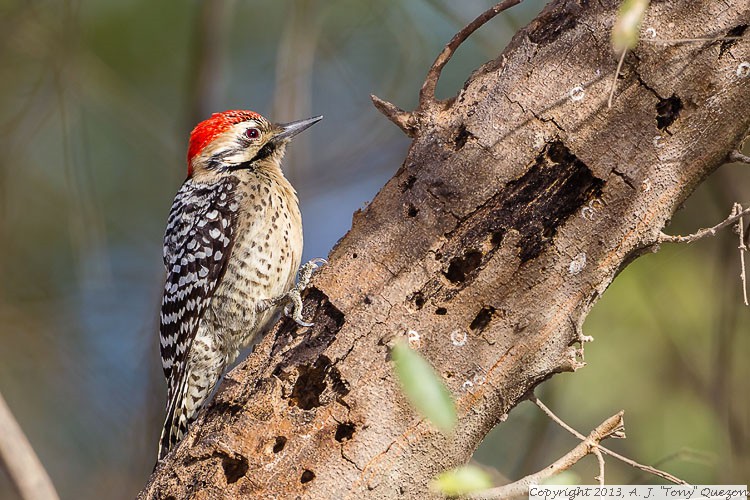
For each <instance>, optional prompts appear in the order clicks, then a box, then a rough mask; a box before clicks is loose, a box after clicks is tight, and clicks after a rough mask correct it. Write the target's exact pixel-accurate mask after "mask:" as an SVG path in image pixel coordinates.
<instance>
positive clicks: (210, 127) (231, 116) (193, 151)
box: [187, 110, 263, 176]
mask: <svg viewBox="0 0 750 500" xmlns="http://www.w3.org/2000/svg"><path fill="white" fill-rule="evenodd" d="M259 119H260V120H262V119H263V117H262V116H261V115H259V114H258V113H256V112H254V111H246V110H230V111H223V112H221V113H214V114H213V115H211V118H208V119H207V120H203V121H202V122H200V123H199V124H198V125H196V126H195V128H194V129H193V131H192V132H191V133H190V145H189V146H188V155H187V161H188V176H190V175H191V174H192V173H193V167H192V160H193V157H194V156H195V155H197V154H200V152H201V151H203V148H205V147H206V146H208V145H209V144H210V143H211V141H213V140H214V139H215V138H216V136H218V135H219V134H221V133H222V132H225V131H226V130H227V129H228V128H230V127H231V126H232V125H236V124H238V123H241V122H245V121H248V120H259Z"/></svg>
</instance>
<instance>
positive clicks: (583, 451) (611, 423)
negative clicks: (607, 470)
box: [469, 412, 623, 500]
mask: <svg viewBox="0 0 750 500" xmlns="http://www.w3.org/2000/svg"><path fill="white" fill-rule="evenodd" d="M622 414H623V412H619V413H617V414H616V415H612V416H611V417H609V418H608V419H607V420H605V421H604V422H602V423H601V424H599V426H597V428H596V429H594V430H593V431H591V433H590V434H589V435H588V436H586V437H584V438H583V441H582V442H580V443H579V444H578V446H576V447H575V448H573V449H572V450H570V451H569V452H568V453H566V454H565V455H563V456H562V457H560V458H559V459H558V460H556V461H555V462H554V463H553V464H551V465H549V466H547V467H545V468H544V469H542V470H540V471H539V472H536V473H534V474H530V475H528V476H526V477H523V478H522V479H519V480H518V481H515V482H513V483H510V484H506V485H503V486H498V487H496V488H491V489H489V490H485V491H482V492H479V493H475V494H473V495H471V496H470V497H469V498H471V499H474V500H479V499H482V500H490V499H491V500H500V499H508V498H517V497H525V496H527V495H528V494H529V487H530V486H531V485H534V484H539V483H540V482H541V481H542V480H544V479H547V478H549V477H552V476H554V475H556V474H559V473H560V472H562V471H564V470H567V469H569V468H570V467H572V466H573V465H574V464H576V463H577V462H578V461H579V460H581V459H582V458H583V457H585V456H586V455H588V454H590V453H593V454H595V455H596V454H597V453H598V452H599V448H600V444H599V443H600V442H601V441H602V440H604V439H606V438H608V437H617V436H618V435H619V434H620V433H621V432H622V426H623V423H622ZM598 458H600V460H599V483H600V484H604V482H603V481H604V459H603V458H601V453H599V457H598Z"/></svg>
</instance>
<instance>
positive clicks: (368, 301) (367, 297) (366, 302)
mask: <svg viewBox="0 0 750 500" xmlns="http://www.w3.org/2000/svg"><path fill="white" fill-rule="evenodd" d="M362 302H364V303H365V304H367V305H368V306H369V305H370V304H372V299H371V298H370V296H369V295H365V298H364V300H363V301H362Z"/></svg>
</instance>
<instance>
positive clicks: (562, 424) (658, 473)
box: [530, 395, 688, 484]
mask: <svg viewBox="0 0 750 500" xmlns="http://www.w3.org/2000/svg"><path fill="white" fill-rule="evenodd" d="M530 400H531V402H532V403H534V404H535V405H537V406H538V407H539V409H540V410H542V411H543V412H544V413H546V414H547V416H548V417H549V418H551V419H552V420H554V421H555V422H556V423H557V424H558V425H559V426H560V427H562V428H563V429H565V430H566V431H568V432H570V433H571V434H573V435H574V436H575V437H577V438H578V439H583V440H585V439H586V437H585V436H584V435H583V434H581V433H580V432H578V431H577V430H575V429H573V428H572V427H570V426H569V425H568V424H566V423H565V422H564V421H563V420H562V419H561V418H560V417H558V416H557V415H555V414H554V413H553V412H552V410H550V409H549V408H547V406H545V404H544V403H542V402H541V401H539V399H538V398H537V397H536V396H534V395H532V396H531V398H530ZM613 437H620V438H624V437H625V434H624V432H623V433H622V434H621V435H618V436H614V435H613ZM599 449H600V450H601V451H602V452H604V453H606V454H607V455H609V456H611V457H614V458H616V459H618V460H620V461H621V462H624V463H626V464H628V465H630V466H631V467H634V468H636V469H639V470H642V471H644V472H648V473H649V474H653V475H655V476H659V477H660V478H662V479H666V480H667V481H670V482H672V483H675V484H688V483H687V482H686V481H683V480H682V479H680V478H678V477H675V476H673V475H672V474H670V473H668V472H664V471H662V470H659V469H656V468H654V467H651V466H649V465H643V464H640V463H638V462H636V461H635V460H631V459H629V458H627V457H624V456H622V455H620V454H619V453H615V452H614V451H612V450H610V449H609V448H605V447H604V446H601V445H600V446H599Z"/></svg>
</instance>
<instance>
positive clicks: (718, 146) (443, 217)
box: [141, 0, 750, 499]
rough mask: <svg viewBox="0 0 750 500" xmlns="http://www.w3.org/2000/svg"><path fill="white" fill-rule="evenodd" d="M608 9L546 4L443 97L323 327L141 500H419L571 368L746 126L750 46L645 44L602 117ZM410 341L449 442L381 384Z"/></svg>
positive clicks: (347, 270)
mask: <svg viewBox="0 0 750 500" xmlns="http://www.w3.org/2000/svg"><path fill="white" fill-rule="evenodd" d="M618 5H619V2H615V1H607V0H601V1H594V0H591V1H589V0H560V1H553V2H551V3H550V4H549V5H548V6H547V7H546V8H545V10H544V11H543V12H542V13H541V14H540V16H539V17H538V18H537V19H536V20H535V21H533V22H532V23H531V24H530V25H529V26H527V27H526V28H524V29H522V30H520V31H519V33H517V35H516V36H515V37H514V39H513V40H512V42H511V43H510V45H509V46H508V47H507V48H506V49H505V51H504V52H503V53H502V54H501V55H500V56H499V57H498V58H497V59H496V60H494V61H491V62H488V63H487V64H485V65H484V66H482V67H481V68H479V69H478V70H476V71H475V72H474V73H473V74H472V75H471V77H470V78H469V80H468V81H467V83H466V84H465V86H464V88H463V89H462V90H461V91H460V93H459V94H458V96H457V97H456V98H455V99H452V100H450V101H440V102H437V101H433V100H427V101H426V102H424V104H423V106H421V107H420V109H419V110H418V111H416V112H414V113H412V114H410V115H408V120H404V123H406V122H408V123H409V127H410V129H409V130H410V134H411V135H412V136H413V137H414V141H413V143H412V146H411V148H410V150H409V153H408V156H407V158H406V159H405V161H404V163H403V165H402V167H401V168H400V169H399V171H398V172H397V173H396V175H395V176H394V177H393V178H392V179H391V180H390V181H389V182H388V184H386V186H385V187H383V189H382V190H381V191H380V193H379V194H378V195H377V197H376V198H375V199H374V200H373V202H372V203H371V204H370V205H369V207H368V208H367V209H365V210H363V211H360V212H357V213H356V214H355V215H354V218H353V224H352V229H351V231H350V232H349V233H348V234H347V235H346V236H345V237H344V238H343V239H342V240H341V241H340V242H339V244H338V245H337V246H336V247H335V248H334V249H333V251H332V252H331V254H330V263H329V264H328V265H327V266H325V267H324V268H323V269H322V271H321V272H320V273H319V274H318V275H317V276H316V278H315V279H314V281H313V286H312V288H311V289H310V290H309V292H308V293H307V297H306V300H305V305H306V313H305V317H314V321H315V326H314V327H313V328H310V329H300V328H298V327H297V326H296V325H294V324H292V323H291V322H290V321H288V320H282V321H281V322H280V324H279V325H277V327H276V328H275V330H274V331H273V332H272V333H271V334H269V335H268V336H267V337H266V338H265V339H264V340H263V342H262V343H261V344H259V345H258V346H257V347H256V349H255V352H254V353H253V354H252V355H251V356H250V357H249V358H248V359H247V360H246V361H245V362H243V363H242V364H241V365H240V366H239V367H238V368H237V369H235V370H233V371H232V372H231V373H230V374H229V375H228V376H227V378H226V380H225V382H224V384H223V386H222V388H221V389H220V391H219V393H218V395H217V396H216V397H215V399H214V401H213V403H212V404H211V405H210V406H209V407H208V409H207V411H205V412H204V414H203V416H202V417H201V418H200V419H199V420H198V421H197V422H196V424H195V425H193V427H192V430H191V432H190V433H189V435H188V436H187V437H186V439H185V440H184V442H183V443H182V445H180V446H179V447H178V448H177V450H176V451H175V452H174V453H172V454H171V455H170V456H169V457H168V459H167V460H166V461H165V462H164V463H163V464H162V465H161V466H160V467H159V468H158V469H157V470H156V471H155V473H154V475H153V476H152V478H151V479H150V482H149V483H148V485H147V486H146V488H145V489H144V491H143V492H142V493H141V498H170V497H171V498H188V497H190V498H240V497H257V498H280V499H281V498H295V497H303V498H321V499H323V498H325V499H328V498H358V499H365V498H397V497H398V498H426V497H427V496H429V494H428V493H427V484H428V482H429V480H430V479H431V478H433V477H434V476H435V475H436V474H438V473H439V472H441V471H443V470H445V469H447V468H449V467H453V466H456V465H459V464H461V463H464V462H465V461H466V460H467V459H468V458H469V457H470V456H471V454H472V452H473V451H474V449H475V448H476V447H477V445H478V444H479V442H480V441H481V440H482V438H483V437H484V436H485V435H486V434H487V432H489V431H490V430H491V429H492V428H493V427H494V426H495V425H496V424H498V423H499V422H501V421H502V420H503V419H504V418H505V416H506V415H507V413H508V412H509V411H510V410H511V409H512V408H513V407H514V406H515V405H516V404H518V403H519V402H520V401H521V400H523V398H524V397H525V396H526V395H527V394H528V393H529V391H531V390H532V389H533V388H534V387H535V386H536V385H537V384H539V383H540V382H542V381H544V380H545V379H547V378H549V377H550V376H552V375H553V374H555V373H558V372H563V371H571V370H575V369H576V368H578V367H579V366H581V361H580V357H579V356H578V354H579V353H578V348H579V347H580V345H579V340H580V339H579V337H578V333H577V331H578V326H580V325H581V324H582V322H583V320H584V318H585V317H586V315H587V313H588V312H589V310H590V309H591V307H592V306H593V305H594V303H595V302H596V300H597V298H598V297H599V296H600V295H601V294H602V293H603V292H604V290H605V289H606V288H607V286H608V285H609V283H610V282H611V281H612V279H613V278H614V277H615V275H616V274H617V273H618V271H620V270H621V269H622V268H623V267H624V266H625V265H627V264H628V263H629V262H630V261H632V259H634V258H635V257H637V256H638V255H640V254H642V253H644V252H647V251H650V250H653V249H655V244H656V241H657V236H658V235H659V233H660V231H661V230H662V229H663V228H664V226H665V225H666V224H667V222H668V221H669V219H670V217H671V216H672V214H673V213H674V212H675V210H677V208H678V207H679V206H680V204H681V203H682V202H683V201H684V200H685V198H686V197H687V196H688V195H689V194H690V193H691V192H692V191H693V190H694V188H695V187H696V186H697V185H698V184H699V183H700V182H701V180H703V179H704V178H705V177H706V176H707V175H708V174H710V173H711V172H712V171H713V170H715V169H716V168H717V167H719V166H720V165H721V164H722V163H724V162H725V158H726V157H727V153H728V152H729V151H730V150H732V149H735V148H737V147H738V145H739V143H740V142H741V141H742V139H743V137H745V134H746V133H747V132H748V128H749V127H750V99H749V98H748V97H750V76H748V73H750V68H747V67H745V66H741V63H743V62H745V61H750V42H748V40H738V41H723V42H721V41H718V42H710V41H708V42H699V43H676V44H675V43H672V44H657V43H649V42H641V44H640V45H639V46H638V47H637V48H636V49H635V50H634V51H632V52H631V53H629V54H628V56H627V57H626V59H625V64H624V66H623V70H622V76H621V78H620V79H619V81H618V85H617V92H616V96H615V101H614V106H613V107H612V108H611V109H608V108H607V104H606V103H607V97H608V94H609V88H610V84H611V81H612V77H613V75H614V72H615V67H616V65H617V59H618V54H614V53H613V52H612V49H611V46H610V41H609V33H610V30H611V27H612V25H613V22H614V20H615V16H616V9H617V6H618ZM748 24H750V5H749V4H748V2H747V0H724V1H719V0H694V1H687V0H674V1H667V0H664V1H657V0H654V1H652V3H651V7H650V8H649V10H648V12H647V15H646V19H645V21H644V23H643V27H642V30H641V31H642V33H644V34H645V35H644V36H645V37H650V36H651V35H652V34H653V32H652V31H651V30H650V28H653V30H655V34H656V39H674V38H692V37H721V36H725V35H726V34H728V33H729V34H732V35H737V34H742V33H744V31H745V28H746V27H747V25H748ZM647 29H648V31H646V30H647ZM743 68H744V69H743ZM407 331H414V332H416V333H417V335H418V336H419V337H418V339H417V337H416V336H415V335H414V334H413V333H412V334H411V335H412V340H413V341H414V342H412V345H413V346H414V347H415V348H417V349H418V350H419V351H420V352H421V353H422V354H423V355H424V356H425V357H426V358H427V359H428V360H429V361H430V362H431V363H432V364H433V366H434V367H435V369H436V371H437V372H438V373H439V374H440V375H441V376H442V378H443V380H444V382H445V383H446V384H447V386H448V387H449V389H450V390H451V392H452V394H453V396H454V397H455V398H456V401H457V407H458V412H459V422H458V426H457V429H456V432H455V434H454V435H453V436H452V437H445V436H443V435H442V434H441V433H439V432H438V431H436V430H435V429H434V428H433V427H432V426H431V425H430V424H429V423H428V422H426V421H424V420H422V419H420V417H419V416H417V415H416V414H415V413H414V411H413V410H412V409H411V408H410V407H409V405H408V403H407V402H406V400H405V399H404V396H403V395H402V393H401V391H400V389H399V387H398V385H397V382H396V381H395V380H394V377H393V372H392V368H391V364H390V362H389V346H391V345H392V344H393V342H394V341H395V340H396V338H398V337H404V336H406V333H407Z"/></svg>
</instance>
